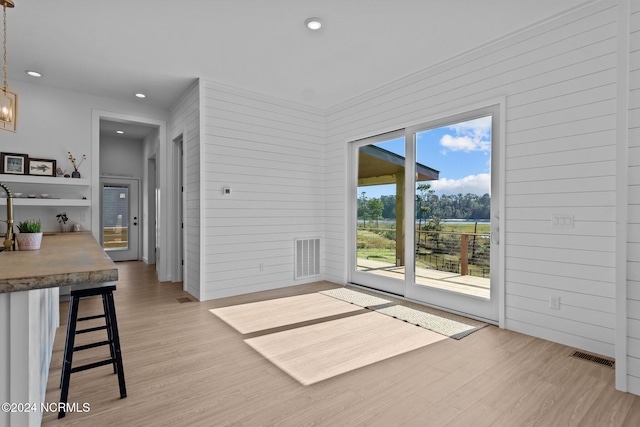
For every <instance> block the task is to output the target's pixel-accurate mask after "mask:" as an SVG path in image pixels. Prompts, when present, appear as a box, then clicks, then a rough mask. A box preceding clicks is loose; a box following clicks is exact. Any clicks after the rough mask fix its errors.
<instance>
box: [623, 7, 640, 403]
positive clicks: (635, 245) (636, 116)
mask: <svg viewBox="0 0 640 427" xmlns="http://www.w3.org/2000/svg"><path fill="white" fill-rule="evenodd" d="M630 6H631V19H630V21H629V25H630V28H629V30H630V31H629V32H630V37H629V100H628V102H629V115H628V118H629V134H628V147H629V148H628V153H627V162H628V169H627V172H628V191H627V195H626V196H627V198H628V204H629V209H628V210H627V213H628V224H627V238H628V243H627V251H628V253H627V258H626V259H627V260H628V261H627V265H626V267H627V294H626V297H627V300H626V304H627V306H626V309H627V325H626V326H627V346H628V347H627V354H628V357H627V359H626V363H627V364H628V367H627V369H628V376H627V386H628V389H629V391H630V392H632V393H635V394H640V3H638V2H636V1H631V2H630Z"/></svg>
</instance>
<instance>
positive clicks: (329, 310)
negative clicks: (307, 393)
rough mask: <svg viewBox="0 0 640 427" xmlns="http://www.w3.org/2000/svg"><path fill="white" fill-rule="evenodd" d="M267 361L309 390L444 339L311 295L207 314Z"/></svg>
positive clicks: (379, 315)
mask: <svg viewBox="0 0 640 427" xmlns="http://www.w3.org/2000/svg"><path fill="white" fill-rule="evenodd" d="M209 311H210V312H211V313H212V314H214V315H216V316H218V317H219V318H220V319H222V320H223V321H224V322H226V323H227V324H229V325H230V326H231V327H233V328H234V329H236V330H237V331H238V332H240V333H241V334H243V335H246V334H249V336H248V337H246V339H245V342H246V343H247V344H248V345H249V346H251V347H252V348H253V349H254V350H255V351H257V352H258V353H260V354H261V355H262V356H263V357H265V358H266V359H268V360H269V361H271V362H272V363H273V364H274V365H276V366H278V367H279V368H280V369H281V370H282V371H284V372H286V373H287V374H289V375H290V376H291V377H293V378H294V379H296V380H297V381H298V382H300V383H301V384H303V385H310V384H314V383H317V382H319V381H323V380H326V379H328V378H331V377H334V376H337V375H340V374H344V373H346V372H349V371H352V370H355V369H359V368H362V367H365V366H367V365H370V364H373V363H376V362H379V361H381V360H385V359H388V358H391V357H394V356H398V355H400V354H402V353H406V352H409V351H412V350H416V349H418V348H421V347H424V346H427V345H430V344H433V343H436V342H438V341H442V340H445V339H446V337H444V336H443V335H440V334H437V333H435V332H432V331H429V330H427V329H423V328H417V327H415V326H414V325H411V324H409V323H405V322H399V321H398V320H396V319H393V318H392V317H389V316H385V315H382V314H380V313H375V312H372V311H368V310H364V309H363V308H361V307H360V306H357V305H354V304H350V303H348V302H345V301H342V300H339V299H336V298H332V297H329V296H327V295H322V294H320V293H313V294H307V295H299V296H292V297H286V298H278V299H272V300H266V301H259V302H253V303H247V304H238V305H234V306H229V307H221V308H215V309H212V310H209Z"/></svg>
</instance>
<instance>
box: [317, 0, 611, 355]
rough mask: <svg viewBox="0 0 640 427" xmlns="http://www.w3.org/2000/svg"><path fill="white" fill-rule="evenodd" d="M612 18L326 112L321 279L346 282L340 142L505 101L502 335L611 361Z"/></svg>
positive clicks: (492, 49)
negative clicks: (552, 305) (566, 225)
mask: <svg viewBox="0 0 640 427" xmlns="http://www.w3.org/2000/svg"><path fill="white" fill-rule="evenodd" d="M616 13H617V11H616V7H615V3H610V2H603V3H597V4H594V5H590V6H588V7H586V8H583V9H580V10H578V11H575V12H572V13H568V14H566V15H564V16H561V17H559V18H557V19H555V20H553V21H550V22H546V23H544V24H541V25H539V26H537V27H535V28H532V29H528V30H526V31H523V32H521V33H519V34H515V35H513V36H511V37H508V38H505V39H503V40H499V41H497V42H496V43H493V44H491V45H488V46H485V47H483V48H481V49H478V50H475V51H473V52H470V53H468V54H467V55H463V56H461V57H457V58H454V59H452V60H451V61H448V62H446V63H444V64H440V65H437V66H434V67H433V68H431V69H428V70H425V71H424V72H422V73H418V74H416V75H413V76H410V77H408V78H406V79H404V80H402V81H399V82H395V83H392V84H390V85H388V86H386V87H384V88H382V89H380V90H377V91H373V92H371V93H369V94H367V95H365V96H362V97H359V98H357V99H354V100H352V101H350V102H347V103H345V104H343V105H340V106H337V107H335V108H333V109H331V111H330V112H329V114H328V130H327V132H328V147H327V148H328V149H327V168H326V172H327V190H326V191H327V194H326V200H327V206H326V231H325V237H326V239H325V241H326V248H327V259H326V263H325V269H326V270H325V277H326V278H327V279H330V280H333V281H336V282H343V281H344V280H346V267H345V260H346V258H345V253H344V248H345V247H346V241H345V238H344V236H345V235H346V229H347V224H346V218H345V211H346V207H345V201H346V196H345V182H346V178H345V177H346V170H347V163H346V146H347V142H348V141H349V140H353V139H356V138H362V137H364V136H369V135H375V134H378V133H382V132H385V131H390V130H393V129H398V128H402V127H405V126H407V125H412V124H417V123H422V122H425V121H428V120H429V119H430V118H431V117H433V116H436V115H439V114H441V113H442V112H444V111H450V110H459V109H460V108H461V107H464V106H465V105H473V104H476V103H481V102H485V101H487V100H491V99H494V98H498V97H501V96H506V165H505V168H506V194H505V196H504V200H503V203H505V206H506V242H505V243H506V319H505V325H506V327H507V328H508V329H512V330H515V331H519V332H523V333H526V334H530V335H534V336H538V337H542V338H545V339H549V340H552V341H556V342H562V343H564V344H567V345H570V346H576V347H579V348H582V349H585V350H589V351H594V352H597V353H600V354H604V355H613V353H614V337H615V299H614V298H615V275H614V267H615V204H614V203H615V202H614V201H615V175H616V170H615V166H616V162H615V154H616V150H615V136H616V133H615V123H616V120H615V118H616V99H615V98H616V31H617V23H616V19H617V15H616ZM553 213H561V214H568V215H573V216H574V218H575V227H574V228H572V229H564V230H561V229H552V227H551V214H553ZM550 295H557V296H560V298H561V309H560V310H550V309H549V296H550Z"/></svg>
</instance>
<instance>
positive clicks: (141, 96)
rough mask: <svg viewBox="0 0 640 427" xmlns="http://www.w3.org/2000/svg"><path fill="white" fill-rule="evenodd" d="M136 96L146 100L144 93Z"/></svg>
mask: <svg viewBox="0 0 640 427" xmlns="http://www.w3.org/2000/svg"><path fill="white" fill-rule="evenodd" d="M136 96H137V97H138V98H146V97H147V95H145V94H144V93H136Z"/></svg>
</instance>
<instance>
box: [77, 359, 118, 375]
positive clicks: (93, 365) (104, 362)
mask: <svg viewBox="0 0 640 427" xmlns="http://www.w3.org/2000/svg"><path fill="white" fill-rule="evenodd" d="M112 363H113V359H105V360H101V361H99V362H94V363H88V364H86V365H82V366H76V367H75V368H71V371H69V372H70V373H72V374H73V373H74V372H79V371H86V370H87V369H93V368H97V367H100V366H104V365H111V364H112Z"/></svg>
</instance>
